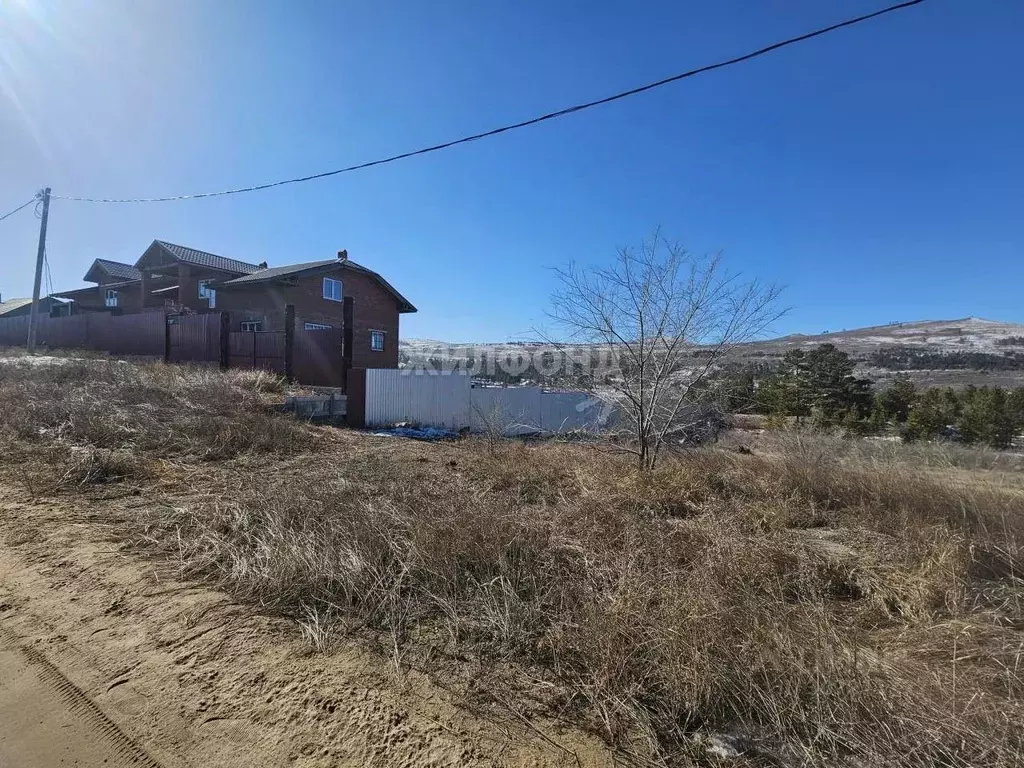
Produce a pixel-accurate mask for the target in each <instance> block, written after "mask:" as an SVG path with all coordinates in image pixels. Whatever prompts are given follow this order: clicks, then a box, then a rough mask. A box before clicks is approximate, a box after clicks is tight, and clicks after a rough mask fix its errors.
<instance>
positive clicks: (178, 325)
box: [131, 312, 226, 363]
mask: <svg viewBox="0 0 1024 768" xmlns="http://www.w3.org/2000/svg"><path fill="white" fill-rule="evenodd" d="M131 317H135V315H131ZM222 322H223V320H222V317H221V313H220V312H215V313H209V314H203V315H168V316H167V320H166V323H167V340H166V344H167V347H166V354H167V361H168V362H171V363H219V362H221V361H222V355H221V349H222V346H221V344H222V342H221V325H222ZM225 330H226V329H225Z"/></svg>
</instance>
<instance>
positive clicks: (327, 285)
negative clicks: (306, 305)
mask: <svg viewBox="0 0 1024 768" xmlns="http://www.w3.org/2000/svg"><path fill="white" fill-rule="evenodd" d="M324 298H325V299H327V300H328V301H341V280H335V279H334V278H333V277H325V278H324Z"/></svg>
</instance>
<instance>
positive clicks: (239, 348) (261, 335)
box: [228, 331, 288, 374]
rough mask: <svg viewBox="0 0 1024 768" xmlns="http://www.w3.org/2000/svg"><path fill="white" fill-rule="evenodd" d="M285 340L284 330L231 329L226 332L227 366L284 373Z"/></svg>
mask: <svg viewBox="0 0 1024 768" xmlns="http://www.w3.org/2000/svg"><path fill="white" fill-rule="evenodd" d="M287 341H288V340H287V339H286V338H285V332H284V331H232V332H231V333H229V334H228V367H230V368H261V369H263V370H266V371H273V372H274V373H280V374H285V373H287V370H288V364H287V361H288V355H287V352H288V350H287Z"/></svg>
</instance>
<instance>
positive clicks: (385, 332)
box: [212, 251, 416, 368]
mask: <svg viewBox="0 0 1024 768" xmlns="http://www.w3.org/2000/svg"><path fill="white" fill-rule="evenodd" d="M212 287H213V288H214V290H216V296H217V298H216V301H217V306H218V308H220V309H224V310H226V311H228V312H230V314H231V330H237V331H241V330H260V331H279V330H283V329H284V321H285V309H284V308H285V307H286V306H287V305H289V304H291V305H293V306H294V307H295V323H296V326H297V327H301V328H307V329H314V328H323V327H330V328H341V327H342V324H343V299H344V298H345V297H347V296H351V297H352V298H353V308H352V342H353V343H352V347H353V348H352V365H353V366H354V367H356V368H397V367H398V321H399V316H400V315H401V314H404V313H407V312H415V311H416V307H414V306H413V305H412V304H411V303H410V302H409V300H408V299H406V298H405V297H404V296H402V294H400V293H399V292H398V291H397V290H395V288H394V287H393V286H392V285H391V284H390V283H389V282H388V281H387V280H385V279H384V278H383V277H382V276H381V275H379V274H378V273H376V272H374V271H373V270H371V269H367V268H366V267H364V266H362V265H360V264H356V263H355V262H353V261H350V260H349V258H348V253H347V252H346V251H340V252H339V253H338V258H336V259H328V260H325V261H310V262H306V263H303V264H290V265H288V266H283V267H270V268H264V269H259V270H257V271H256V272H252V273H251V274H248V275H243V276H241V277H237V278H233V279H231V280H226V281H223V282H220V283H216V284H214V285H213V286H212Z"/></svg>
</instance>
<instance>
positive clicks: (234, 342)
mask: <svg viewBox="0 0 1024 768" xmlns="http://www.w3.org/2000/svg"><path fill="white" fill-rule="evenodd" d="M228 366H229V367H231V368H255V367H256V333H255V332H254V331H232V332H231V333H229V334H228Z"/></svg>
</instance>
